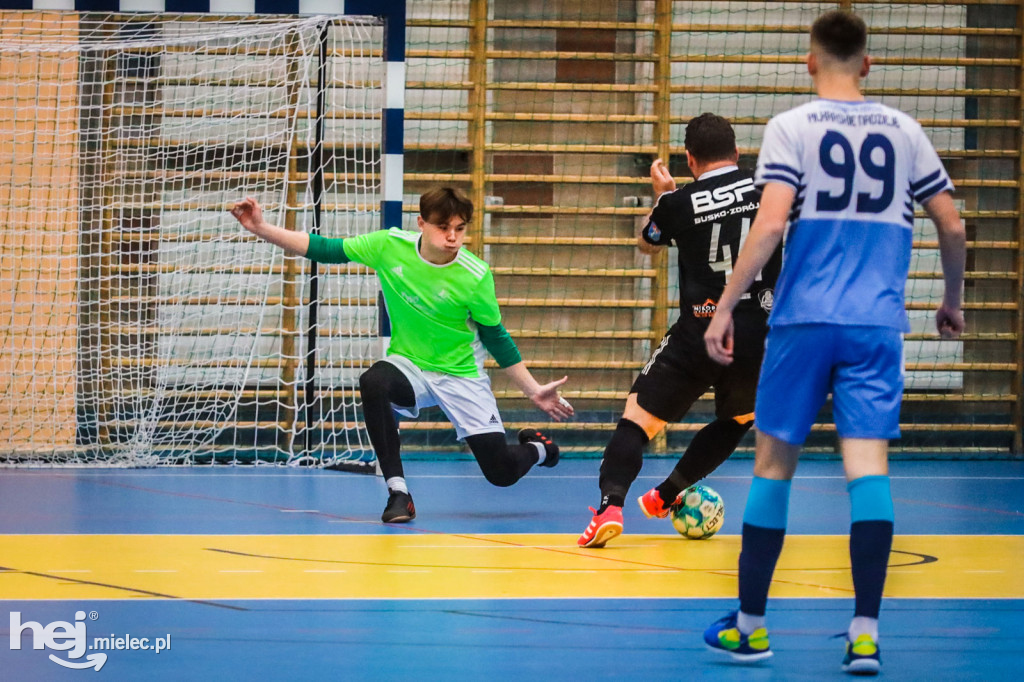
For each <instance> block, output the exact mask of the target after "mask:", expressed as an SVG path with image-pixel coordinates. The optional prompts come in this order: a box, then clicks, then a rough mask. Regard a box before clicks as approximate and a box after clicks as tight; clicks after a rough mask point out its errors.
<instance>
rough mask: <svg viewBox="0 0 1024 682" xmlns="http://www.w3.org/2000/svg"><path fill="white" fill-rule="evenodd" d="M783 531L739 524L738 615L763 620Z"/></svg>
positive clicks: (783, 534) (782, 529)
mask: <svg viewBox="0 0 1024 682" xmlns="http://www.w3.org/2000/svg"><path fill="white" fill-rule="evenodd" d="M785 538H786V529H785V528H762V527H761V526H753V525H751V524H749V523H744V524H743V540H742V543H741V549H740V562H739V563H740V611H742V612H743V613H747V614H750V615H751V616H763V615H764V612H765V608H766V607H767V605H768V587H769V585H771V582H772V574H774V573H775V564H776V563H778V561H779V555H780V554H781V553H782V542H783V540H785Z"/></svg>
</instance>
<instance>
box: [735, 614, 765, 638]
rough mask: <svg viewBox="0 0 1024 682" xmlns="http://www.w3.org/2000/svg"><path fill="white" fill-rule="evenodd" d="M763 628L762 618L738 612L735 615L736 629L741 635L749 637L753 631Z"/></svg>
mask: <svg viewBox="0 0 1024 682" xmlns="http://www.w3.org/2000/svg"><path fill="white" fill-rule="evenodd" d="M763 627H764V616H751V615H750V614H749V613H743V612H742V611H740V612H739V613H738V614H736V629H737V630H739V631H740V634H741V635H749V634H750V633H752V632H753V631H754V630H757V629H758V628H763Z"/></svg>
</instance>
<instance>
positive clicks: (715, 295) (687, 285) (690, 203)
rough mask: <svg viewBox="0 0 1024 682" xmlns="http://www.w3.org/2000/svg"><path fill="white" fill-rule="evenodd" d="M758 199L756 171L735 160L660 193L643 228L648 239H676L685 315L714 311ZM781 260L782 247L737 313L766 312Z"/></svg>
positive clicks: (704, 317)
mask: <svg viewBox="0 0 1024 682" xmlns="http://www.w3.org/2000/svg"><path fill="white" fill-rule="evenodd" d="M760 199H761V192H760V190H758V189H757V188H756V187H754V174H753V173H751V172H749V171H744V170H740V169H739V168H737V167H736V166H727V167H725V168H721V169H717V170H714V171H709V172H708V173H705V174H704V175H702V176H701V178H700V179H699V180H697V181H695V182H692V183H690V184H688V185H685V186H683V187H680V188H679V189H677V190H674V191H672V192H666V193H665V194H662V195H661V196H660V197H658V200H657V203H656V204H655V206H654V210H653V211H651V218H650V220H649V221H648V223H647V225H646V227H644V230H643V232H642V233H641V234H642V236H643V239H644V240H645V241H647V242H648V243H650V244H655V245H659V246H667V245H668V244H669V243H670V242H675V244H676V246H677V247H678V248H679V307H680V312H681V314H682V319H686V318H694V319H700V320H705V321H707V320H710V319H711V317H712V316H713V315H714V314H715V310H716V308H717V305H718V299H719V297H721V295H722V289H724V288H725V284H726V282H728V280H729V277H730V276H731V275H732V265H733V262H735V260H736V257H737V256H738V255H739V252H740V246H741V245H742V244H743V241H744V240H745V239H746V236H747V232H749V230H750V226H751V224H753V222H754V215H755V214H756V213H757V207H758V202H759V201H760ZM781 266H782V249H781V247H780V248H778V249H776V251H775V253H774V254H772V257H771V258H770V259H769V260H768V262H767V263H766V264H765V266H764V269H762V271H761V272H760V274H759V276H758V277H757V278H756V279H755V280H754V282H753V284H751V285H750V289H748V290H747V293H745V294H744V295H743V298H742V299H741V300H740V302H739V304H738V305H737V306H736V312H737V313H744V312H747V311H758V312H759V313H760V315H764V316H765V317H767V315H768V313H769V312H771V308H772V301H773V292H774V289H775V280H776V279H778V276H779V269H780V268H781ZM760 315H759V316H760Z"/></svg>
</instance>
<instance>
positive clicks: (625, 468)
mask: <svg viewBox="0 0 1024 682" xmlns="http://www.w3.org/2000/svg"><path fill="white" fill-rule="evenodd" d="M649 440H650V439H649V438H648V437H647V433H646V432H645V431H644V430H643V429H642V428H641V427H640V425H639V424H637V423H636V422H633V421H630V420H629V419H620V420H619V423H618V425H617V426H616V427H615V432H614V433H613V434H612V437H611V440H609V441H608V445H607V447H605V449H604V457H603V458H602V460H601V478H600V480H599V482H598V484H599V485H600V486H601V510H600V511H604V510H605V508H606V507H607V506H608V505H615V506H616V507H621V506H622V505H623V504H624V503H625V500H626V495H627V494H629V486H630V485H632V484H633V481H635V480H636V477H637V474H639V473H640V468H641V467H642V466H643V462H644V446H645V445H647V442H648V441H649Z"/></svg>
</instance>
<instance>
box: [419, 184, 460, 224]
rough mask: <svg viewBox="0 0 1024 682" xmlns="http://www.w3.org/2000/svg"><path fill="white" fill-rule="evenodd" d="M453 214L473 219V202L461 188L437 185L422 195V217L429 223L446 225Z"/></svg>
mask: <svg viewBox="0 0 1024 682" xmlns="http://www.w3.org/2000/svg"><path fill="white" fill-rule="evenodd" d="M453 216H458V217H459V218H462V219H463V220H465V221H466V222H467V223H468V222H470V221H471V220H473V202H472V201H470V200H469V197H467V196H466V195H465V194H464V193H463V192H462V191H461V190H458V189H455V188H454V187H435V188H434V189H431V190H427V191H426V192H424V193H423V194H421V195H420V217H421V218H423V219H424V220H426V221H427V222H428V223H434V224H435V225H446V224H447V223H448V221H449V220H451V219H452V217H453Z"/></svg>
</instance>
